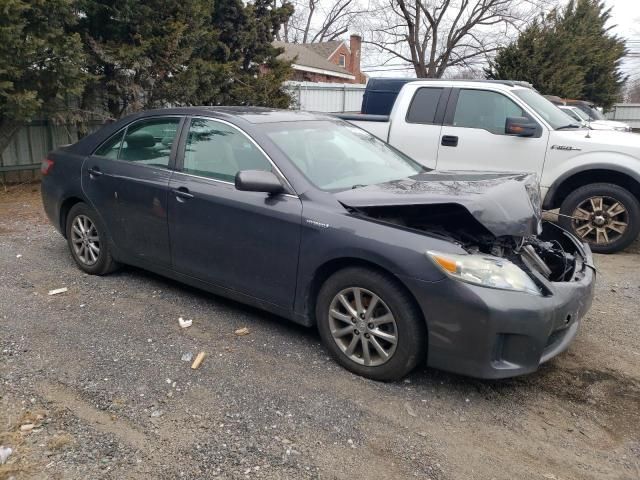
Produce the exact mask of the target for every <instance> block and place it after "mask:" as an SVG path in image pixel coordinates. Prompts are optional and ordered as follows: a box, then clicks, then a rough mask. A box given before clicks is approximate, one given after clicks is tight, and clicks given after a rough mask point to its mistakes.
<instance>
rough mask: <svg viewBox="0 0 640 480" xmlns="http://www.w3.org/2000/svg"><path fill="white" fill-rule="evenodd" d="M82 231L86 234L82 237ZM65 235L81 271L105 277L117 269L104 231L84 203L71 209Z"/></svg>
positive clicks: (96, 217)
mask: <svg viewBox="0 0 640 480" xmlns="http://www.w3.org/2000/svg"><path fill="white" fill-rule="evenodd" d="M83 229H84V231H85V232H88V233H86V235H84V236H83V232H82V230H83ZM66 233H67V244H68V245H69V250H70V251H71V256H72V257H73V259H74V260H75V262H76V264H77V265H78V267H80V269H81V270H83V271H85V272H86V273H89V274H91V275H106V274H107V273H111V272H113V271H114V270H115V269H116V268H117V267H118V264H117V263H116V262H115V260H114V259H113V257H112V256H111V248H110V246H109V242H108V240H107V232H106V229H105V228H104V226H103V224H102V222H101V221H100V218H99V217H98V215H97V214H96V212H95V211H94V210H93V209H91V208H90V207H89V206H88V205H87V204H86V203H76V204H75V205H74V206H73V207H71V210H69V213H68V215H67V225H66ZM83 248H84V249H83ZM96 249H97V250H96Z"/></svg>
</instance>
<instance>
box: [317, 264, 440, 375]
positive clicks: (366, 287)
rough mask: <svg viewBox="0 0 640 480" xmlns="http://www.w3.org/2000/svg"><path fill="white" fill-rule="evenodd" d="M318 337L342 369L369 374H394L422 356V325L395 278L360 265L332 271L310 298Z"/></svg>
mask: <svg viewBox="0 0 640 480" xmlns="http://www.w3.org/2000/svg"><path fill="white" fill-rule="evenodd" d="M316 320H317V323H318V330H319V332H320V336H321V337H322V341H323V342H324V344H325V346H326V347H327V349H328V350H329V352H330V353H331V354H332V355H333V357H334V358H335V359H336V360H337V362H338V363H340V364H341V365H342V366H343V367H345V368H346V369H347V370H350V371H352V372H354V373H356V374H358V375H362V376H363V377H368V378H371V379H373V380H383V381H389V380H399V379H400V378H402V377H404V376H405V375H406V374H408V373H409V372H410V371H411V370H413V369H414V368H415V366H416V365H417V364H418V363H419V362H420V361H422V360H423V359H424V358H425V350H426V343H427V331H426V325H425V323H424V320H423V318H422V315H421V314H420V311H419V310H418V307H417V306H416V305H415V302H414V301H413V299H412V298H411V297H410V296H409V294H408V293H407V292H406V291H405V290H404V289H403V288H402V287H401V286H400V285H398V283H397V282H396V281H394V280H393V279H392V278H389V277H388V276H386V275H384V274H382V273H380V272H377V271H375V270H369V269H365V268H359V267H352V268H346V269H344V270H340V271H338V272H336V273H335V274H333V275H332V276H331V277H329V279H328V280H327V281H326V282H325V283H324V285H323V286H322V288H321V289H320V292H319V294H318V298H317V302H316Z"/></svg>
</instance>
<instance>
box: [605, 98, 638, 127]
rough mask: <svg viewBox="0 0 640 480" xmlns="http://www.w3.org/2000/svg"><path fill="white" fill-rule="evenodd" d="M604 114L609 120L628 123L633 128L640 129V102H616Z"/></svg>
mask: <svg viewBox="0 0 640 480" xmlns="http://www.w3.org/2000/svg"><path fill="white" fill-rule="evenodd" d="M605 116H606V117H607V118H608V119H609V120H616V121H618V122H624V123H628V124H629V125H630V126H631V128H633V129H634V130H639V129H640V103H616V104H615V105H614V106H613V109H612V110H611V111H609V112H607V113H606V114H605Z"/></svg>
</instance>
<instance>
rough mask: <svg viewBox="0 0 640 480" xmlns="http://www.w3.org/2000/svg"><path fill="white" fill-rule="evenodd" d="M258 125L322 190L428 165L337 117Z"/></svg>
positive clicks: (383, 179)
mask: <svg viewBox="0 0 640 480" xmlns="http://www.w3.org/2000/svg"><path fill="white" fill-rule="evenodd" d="M261 127H262V128H263V129H264V131H265V133H266V134H267V135H268V136H269V138H270V139H271V140H272V141H273V142H274V143H275V144H276V145H277V147H278V148H279V149H280V150H282V152H283V153H284V154H285V155H286V156H287V157H288V158H289V159H290V160H291V161H292V162H293V164H294V165H295V166H296V167H298V169H299V170H300V171H301V172H302V173H303V174H304V175H305V176H306V177H307V179H308V180H309V181H310V182H311V183H313V184H314V185H315V186H316V187H318V188H320V189H322V190H329V191H338V190H346V189H349V188H358V187H363V186H366V185H372V184H376V183H384V182H389V181H391V180H399V179H402V178H407V177H410V176H412V175H416V174H418V173H421V172H424V171H426V170H428V169H427V168H426V167H423V166H422V165H420V164H419V163H417V162H415V161H414V160H412V159H410V158H409V157H407V156H406V155H404V154H402V153H400V152H399V151H397V150H396V149H395V148H393V147H391V146H390V145H388V144H386V143H384V142H383V141H381V140H379V139H378V138H376V137H374V136H373V135H371V134H370V133H368V132H366V131H364V130H362V129H360V128H358V127H354V126H352V125H349V124H348V123H346V122H343V121H341V120H335V121H333V120H320V121H305V122H298V123H293V122H277V123H266V124H263V125H262V126H261Z"/></svg>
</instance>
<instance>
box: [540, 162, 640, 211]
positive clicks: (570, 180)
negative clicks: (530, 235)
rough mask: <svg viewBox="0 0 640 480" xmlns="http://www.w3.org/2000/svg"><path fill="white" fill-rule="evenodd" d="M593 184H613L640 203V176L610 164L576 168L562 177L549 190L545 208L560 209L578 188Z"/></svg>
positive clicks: (544, 204)
mask: <svg viewBox="0 0 640 480" xmlns="http://www.w3.org/2000/svg"><path fill="white" fill-rule="evenodd" d="M592 183H612V184H614V185H618V186H619V187H622V188H624V189H626V190H628V191H629V192H630V193H631V194H632V195H633V196H634V197H636V199H638V201H639V202H640V174H638V173H636V172H633V171H631V170H629V169H627V168H624V167H620V166H614V165H610V164H602V165H588V166H584V167H578V168H574V169H572V170H569V171H568V172H566V173H564V174H563V175H561V176H560V177H559V178H558V179H557V180H556V181H555V182H554V183H553V185H551V188H549V191H548V192H547V195H546V196H545V199H544V203H543V205H542V206H543V208H545V209H546V210H552V209H555V208H559V207H560V205H561V204H562V202H563V201H564V199H565V198H567V196H568V195H569V194H570V193H571V192H572V191H574V190H575V189H576V188H579V187H582V186H584V185H589V184H592Z"/></svg>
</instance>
